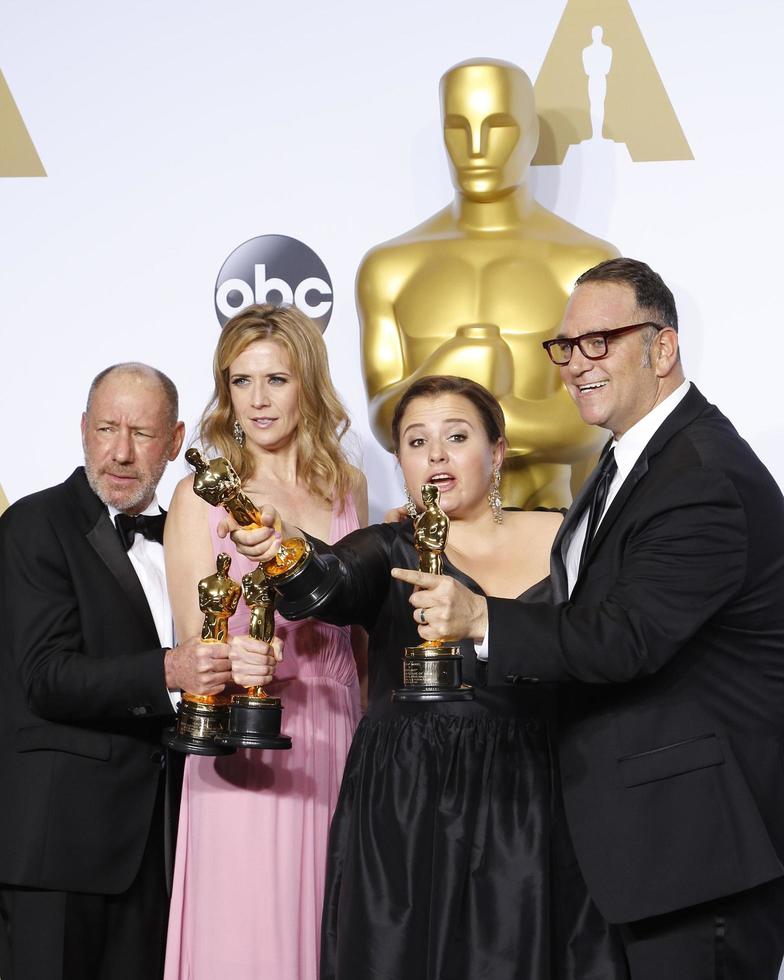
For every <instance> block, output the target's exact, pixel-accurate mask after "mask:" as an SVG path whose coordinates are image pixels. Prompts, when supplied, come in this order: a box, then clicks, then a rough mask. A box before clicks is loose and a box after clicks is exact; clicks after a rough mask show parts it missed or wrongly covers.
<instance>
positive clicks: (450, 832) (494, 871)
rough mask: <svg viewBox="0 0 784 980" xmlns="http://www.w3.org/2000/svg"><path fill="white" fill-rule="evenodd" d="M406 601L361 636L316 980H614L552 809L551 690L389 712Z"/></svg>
mask: <svg viewBox="0 0 784 980" xmlns="http://www.w3.org/2000/svg"><path fill="white" fill-rule="evenodd" d="M372 531H373V529H367V530H366V531H364V532H358V533H362V534H369V533H371V532H372ZM400 544H401V543H400V542H399V541H398V542H397V544H396V545H394V548H398V547H400ZM405 544H406V546H407V547H406V550H408V547H410V546H408V545H407V542H406V543H405ZM394 548H393V550H394ZM411 552H412V555H413V549H411ZM342 557H343V556H342ZM398 560H399V559H398ZM355 571H356V570H355ZM450 571H452V570H451V569H450ZM453 573H454V574H456V575H457V577H461V578H463V580H464V581H466V584H470V585H472V587H474V588H476V586H475V584H473V583H470V580H466V579H465V577H464V576H461V575H460V573H459V572H457V570H454V571H453ZM396 585H397V583H396V584H395V585H394V586H393V587H392V589H393V590H394V589H395V588H396ZM536 588H538V587H536ZM409 591H410V590H409ZM533 595H534V592H533V590H529V593H527V596H533ZM536 595H539V592H538V591H537V593H536ZM406 600H407V592H402V591H401V592H400V594H399V598H398V599H397V600H395V595H394V593H393V594H392V595H391V596H390V601H388V602H387V604H386V608H385V610H384V611H383V613H382V615H380V616H379V617H378V618H377V620H376V625H375V629H374V630H373V631H372V633H371V643H370V657H371V664H370V669H371V685H370V690H371V704H370V707H369V711H368V715H367V717H366V718H365V719H364V720H363V721H362V722H361V724H360V726H359V728H358V729H357V733H356V735H355V737H354V741H353V744H352V747H351V750H350V752H349V756H348V760H347V762H346V769H345V773H344V777H343V784H342V787H341V793H340V798H339V801H338V805H337V809H336V812H335V816H334V818H333V822H332V828H331V833H330V840H329V849H328V863H327V888H326V894H325V901H324V919H323V929H322V953H321V974H320V975H321V980H625V978H626V977H627V973H626V967H625V958H624V957H623V954H622V952H621V950H620V946H619V945H618V943H617V939H616V936H615V934H614V932H612V931H611V930H610V929H609V927H608V926H607V925H606V924H605V923H604V922H603V920H602V919H601V917H600V916H599V914H598V912H597V911H596V910H595V908H594V906H593V904H592V903H591V901H590V899H589V898H588V895H587V893H586V890H585V885H584V884H583V882H582V878H581V876H580V874H579V870H578V869H577V866H576V862H574V857H573V852H572V850H571V845H570V842H569V839H568V833H567V832H566V829H565V822H564V820H563V814H562V810H561V808H560V805H558V803H557V777H556V769H555V762H554V759H553V755H552V749H551V746H552V745H554V738H553V731H554V713H555V697H556V692H555V691H554V689H551V688H548V687H546V686H544V685H532V686H528V687H512V686H508V685H504V686H503V687H477V688H476V699H475V700H474V701H470V702H441V703H435V704H434V703H426V704H410V703H403V704H401V703H393V702H391V701H390V698H389V695H390V693H391V690H392V687H394V686H398V685H399V683H400V681H399V678H400V676H401V659H400V658H401V656H402V647H403V645H404V644H405V643H406V642H411V641H410V640H409V639H408V637H409V636H410V635H411V633H412V631H413V632H414V635H416V634H415V630H413V621H412V617H411V611H410V606H409V605H408V603H407V601H406ZM414 642H416V640H414ZM463 653H464V657H465V660H464V668H465V669H464V677H465V679H466V680H467V681H469V682H473V681H474V679H475V671H474V666H475V656H474V653H473V651H472V650H471V649H470V648H467V647H464V649H463Z"/></svg>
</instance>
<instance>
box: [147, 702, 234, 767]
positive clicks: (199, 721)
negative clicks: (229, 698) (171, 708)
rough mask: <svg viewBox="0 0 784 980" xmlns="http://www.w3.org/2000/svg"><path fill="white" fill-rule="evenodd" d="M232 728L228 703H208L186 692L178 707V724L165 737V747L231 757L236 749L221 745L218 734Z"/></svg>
mask: <svg viewBox="0 0 784 980" xmlns="http://www.w3.org/2000/svg"><path fill="white" fill-rule="evenodd" d="M228 728H229V706H228V704H205V703H204V702H202V701H195V700H191V699H190V698H189V697H188V695H186V694H184V693H183V698H182V701H180V703H179V704H178V706H177V723H176V724H175V726H174V727H173V728H169V729H168V730H167V731H165V732H164V734H163V739H162V741H163V744H164V745H165V746H166V747H167V748H169V749H174V751H175V752H184V753H186V755H231V754H232V752H234V749H233V748H231V747H228V746H224V745H219V744H218V743H217V742H216V737H217V736H218V735H221V734H224V733H225V732H227V731H228Z"/></svg>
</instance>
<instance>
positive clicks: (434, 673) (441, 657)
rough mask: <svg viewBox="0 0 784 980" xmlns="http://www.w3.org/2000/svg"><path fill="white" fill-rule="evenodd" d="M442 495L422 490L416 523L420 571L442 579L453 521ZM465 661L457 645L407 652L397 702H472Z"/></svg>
mask: <svg viewBox="0 0 784 980" xmlns="http://www.w3.org/2000/svg"><path fill="white" fill-rule="evenodd" d="M440 496H441V491H440V490H439V489H438V487H437V486H436V485H435V484H433V483H426V484H425V485H424V486H423V487H422V503H423V504H424V505H425V509H424V510H423V511H422V513H421V514H419V516H418V517H417V518H416V520H415V521H414V547H415V548H416V551H417V555H418V556H419V571H420V572H427V574H428V575H441V574H442V571H443V555H444V549H445V548H446V539H447V535H448V534H449V518H448V517H447V515H446V514H445V513H444V511H443V510H441V506H440V504H439V498H440ZM462 662H463V657H462V654H461V653H460V648H459V646H458V645H457V644H456V643H452V642H450V641H449V640H425V642H424V643H420V644H418V645H417V646H415V647H405V648H404V652H403V687H400V688H398V689H397V690H396V691H394V692H393V694H392V700H393V701H469V700H471V699H473V697H474V689H473V688H472V687H471V686H470V685H469V684H463V682H462V680H463V674H462Z"/></svg>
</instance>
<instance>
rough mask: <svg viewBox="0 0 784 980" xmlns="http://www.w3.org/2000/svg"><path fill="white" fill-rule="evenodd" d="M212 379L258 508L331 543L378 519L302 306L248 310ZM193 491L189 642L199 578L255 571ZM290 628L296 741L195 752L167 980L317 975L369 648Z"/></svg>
mask: <svg viewBox="0 0 784 980" xmlns="http://www.w3.org/2000/svg"><path fill="white" fill-rule="evenodd" d="M213 372H214V379H215V391H214V393H213V398H212V400H211V402H210V404H209V405H208V406H207V409H206V410H205V412H204V415H203V417H202V420H201V424H200V441H201V444H202V447H203V448H204V450H205V451H206V452H207V453H208V454H212V455H221V456H225V457H227V458H228V459H229V461H230V462H231V463H232V465H233V466H234V468H235V469H236V471H237V472H238V474H239V476H240V478H241V480H242V484H243V489H244V490H245V492H246V493H247V494H248V495H249V496H250V497H251V499H252V500H253V501H254V502H255V503H256V504H257V505H258V506H259V507H261V506H262V505H264V504H273V505H274V506H275V507H276V508H280V510H281V511H283V513H285V514H287V515H289V514H290V515H296V520H297V523H298V524H299V526H301V527H303V528H306V529H307V530H308V532H310V533H312V534H313V535H315V536H316V537H319V538H321V539H322V540H324V539H326V540H329V541H336V540H337V539H338V538H340V537H342V536H343V535H344V534H346V533H348V532H349V531H351V530H353V529H355V528H357V527H359V526H361V525H364V524H366V523H367V486H366V483H365V480H364V477H363V476H362V475H361V474H360V473H359V471H358V470H356V469H355V468H354V467H353V466H351V465H350V464H349V462H348V460H347V458H346V454H345V451H344V449H343V445H342V442H341V440H342V437H343V436H344V435H345V433H346V431H347V430H348V427H349V419H348V416H347V414H346V411H345V409H344V408H343V406H342V404H341V403H340V400H339V398H338V396H337V394H336V392H335V389H334V387H333V385H332V382H331V380H330V377H329V368H328V365H327V353H326V347H325V345H324V341H323V339H322V337H321V334H320V333H319V331H318V329H317V328H316V326H315V325H314V324H313V323H312V321H310V320H309V319H308V318H307V317H306V316H305V315H304V314H302V313H301V312H300V311H299V310H297V309H296V308H294V307H274V306H250V307H248V308H246V309H245V310H243V311H242V312H241V313H239V314H237V316H235V317H233V318H232V319H231V320H229V321H228V323H227V324H226V325H225V326H224V328H223V330H222V332H221V337H220V340H219V342H218V346H217V349H216V351H215V359H214V365H213ZM192 486H193V478H192V477H186V478H185V479H184V480H182V481H181V482H180V484H179V485H178V487H177V489H176V491H175V494H174V498H173V500H172V506H171V510H170V512H169V516H168V519H167V529H166V540H165V551H166V572H167V578H168V582H169V591H170V594H171V600H172V609H173V612H174V619H175V626H176V630H177V633H178V635H180V636H190V635H192V634H193V633H194V632H196V631H198V630H200V628H201V620H202V614H201V612H200V610H199V606H198V600H197V593H196V583H197V581H198V580H199V579H200V578H202V577H203V576H204V575H206V574H208V573H209V572H210V571H211V570H214V568H215V556H216V554H218V553H219V552H220V551H225V552H227V553H228V554H230V555H231V557H232V565H231V572H230V574H231V577H232V578H234V579H236V580H237V581H239V580H240V579H241V577H242V575H243V574H244V573H246V572H248V571H251V570H252V569H253V568H254V567H255V562H253V561H251V560H249V559H247V558H244V557H243V556H242V555H239V554H238V553H237V551H236V549H235V548H234V545H233V544H232V542H231V540H230V539H229V538H221V537H220V536H219V534H218V530H219V527H218V525H219V523H220V522H221V520H222V519H223V517H225V513H224V512H223V511H222V509H220V508H213V507H210V506H209V505H208V504H206V503H204V501H202V500H201V499H199V498H198V497H197V496H196V495H195V494H194V493H193V491H192ZM221 530H222V529H221ZM248 615H249V613H248V610H247V608H246V607H245V604H244V603H241V604H240V609H239V610H238V612H237V613H236V614H235V615H234V617H233V618H232V619H231V621H230V630H231V632H232V633H244V632H247V628H248ZM276 634H277V635H278V636H279V637H281V638H282V639H283V641H284V659H283V662H282V663H281V664H279V666H278V670H277V673H276V677H275V680H274V682H273V683H272V684H270V686H269V687H268V691H269V693H270V694H272V695H273V696H279V697H281V699H282V701H283V705H284V713H283V730H284V731H285V733H286V734H288V735H290V736H291V737H292V740H293V748H292V749H291V751H285V752H281V751H277V752H276V751H269V750H265V751H255V750H254V751H251V750H239V751H238V752H237V753H236V755H231V756H225V757H219V758H212V757H206V758H205V757H197V756H191V757H189V758H188V760H187V763H186V768H185V779H184V784H183V798H182V807H181V811H180V829H179V836H178V841H177V857H176V864H175V880H174V893H173V896H172V908H171V915H170V924H169V937H168V945H167V956H166V971H165V977H166V980H214V978H215V977H219V976H230V977H232V980H257V978H259V977H274V978H275V980H315V978H316V977H317V975H318V950H319V928H320V922H321V908H322V901H323V893H324V867H325V855H326V842H327V832H328V828H329V821H330V818H331V816H332V812H333V810H334V807H335V803H336V801H337V794H338V789H339V786H340V779H341V775H342V772H343V766H344V763H345V758H346V753H347V751H348V747H349V743H350V741H351V736H352V734H353V731H354V728H355V727H356V724H357V721H358V720H359V713H360V708H359V681H358V674H357V666H356V660H355V651H358V655H359V656H360V659H361V656H362V643H361V636H360V635H359V634H357V632H356V631H354V632H353V633H352V630H351V629H349V628H347V627H336V626H329V625H326V624H323V623H318V622H316V621H315V620H304V621H302V622H299V623H286V622H285V621H282V620H278V622H277V624H276ZM360 634H361V631H360ZM235 679H236V680H238V681H240V682H243V681H244V682H245V683H250V681H249V680H247V679H243V678H238V677H235ZM262 829H263V830H264V831H265V834H266V833H271V835H272V838H273V840H274V844H273V846H272V847H268V846H266V845H264V844H263V843H262V834H261V832H262Z"/></svg>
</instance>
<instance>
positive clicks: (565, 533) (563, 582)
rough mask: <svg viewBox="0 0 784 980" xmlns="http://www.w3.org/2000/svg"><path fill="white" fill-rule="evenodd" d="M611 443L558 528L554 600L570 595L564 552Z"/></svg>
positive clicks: (552, 565) (552, 575) (552, 562)
mask: <svg viewBox="0 0 784 980" xmlns="http://www.w3.org/2000/svg"><path fill="white" fill-rule="evenodd" d="M611 444H612V439H610V440H608V442H607V444H606V445H605V446H604V448H603V449H602V452H601V455H600V457H599V462H598V463H597V464H596V466H595V467H594V468H593V470H592V471H591V473H590V474H589V476H588V479H587V480H586V481H585V483H583V485H582V487H580V490H579V492H578V494H577V496H576V497H575V498H574V501H573V502H572V506H571V507H570V508H569V510H568V511H567V512H566V517H565V518H564V520H563V523H562V524H561V526H560V528H559V529H558V533H557V534H556V536H555V540H554V541H553V547H552V551H551V553H550V579H551V582H552V587H553V601H554V602H564V601H565V600H566V599H568V597H569V586H568V582H567V577H566V564H565V563H564V554H565V553H566V551H567V550H568V548H569V542H570V541H571V540H572V537H573V536H574V532H575V531H576V530H577V525H578V524H579V523H580V518H581V517H582V516H583V514H584V513H585V511H586V509H587V508H588V507H589V506H590V503H591V497H592V496H593V491H594V488H595V487H596V481H597V480H598V479H599V471H600V469H601V467H600V465H599V463H601V460H602V459H603V458H604V455H605V453H606V452H607V450H608V449H609V447H610V445H611Z"/></svg>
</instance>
